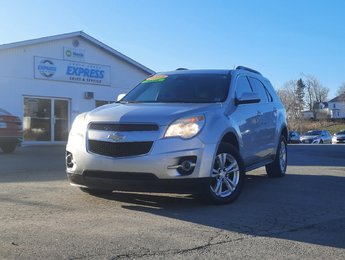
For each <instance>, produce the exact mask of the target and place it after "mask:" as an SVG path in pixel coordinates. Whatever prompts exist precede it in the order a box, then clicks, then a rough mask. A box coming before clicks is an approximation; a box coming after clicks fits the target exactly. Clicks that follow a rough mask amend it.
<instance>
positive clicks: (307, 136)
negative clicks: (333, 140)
mask: <svg viewBox="0 0 345 260" xmlns="http://www.w3.org/2000/svg"><path fill="white" fill-rule="evenodd" d="M301 138H302V139H314V138H320V135H303V136H302V137H301Z"/></svg>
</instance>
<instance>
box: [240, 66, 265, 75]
mask: <svg viewBox="0 0 345 260" xmlns="http://www.w3.org/2000/svg"><path fill="white" fill-rule="evenodd" d="M236 69H237V70H246V71H250V72H253V73H256V74H259V75H261V76H262V74H261V73H260V72H258V71H257V70H253V69H251V68H248V67H245V66H237V67H236Z"/></svg>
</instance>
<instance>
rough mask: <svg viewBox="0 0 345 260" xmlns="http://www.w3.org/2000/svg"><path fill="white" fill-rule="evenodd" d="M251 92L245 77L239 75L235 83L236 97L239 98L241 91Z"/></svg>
mask: <svg viewBox="0 0 345 260" xmlns="http://www.w3.org/2000/svg"><path fill="white" fill-rule="evenodd" d="M248 92H249V93H251V92H253V91H252V88H251V87H250V84H249V82H248V79H247V77H245V76H239V77H238V78H237V83H236V97H238V98H240V97H241V96H242V94H243V93H248Z"/></svg>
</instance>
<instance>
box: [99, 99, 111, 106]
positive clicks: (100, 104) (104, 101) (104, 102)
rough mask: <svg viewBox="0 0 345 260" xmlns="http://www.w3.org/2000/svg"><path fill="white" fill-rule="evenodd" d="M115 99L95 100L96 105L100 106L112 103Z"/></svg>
mask: <svg viewBox="0 0 345 260" xmlns="http://www.w3.org/2000/svg"><path fill="white" fill-rule="evenodd" d="M111 103H113V101H107V100H96V101H95V107H100V106H103V105H107V104H111Z"/></svg>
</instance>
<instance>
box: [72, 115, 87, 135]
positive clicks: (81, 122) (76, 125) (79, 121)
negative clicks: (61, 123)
mask: <svg viewBox="0 0 345 260" xmlns="http://www.w3.org/2000/svg"><path fill="white" fill-rule="evenodd" d="M85 115H86V113H83V114H80V115H78V116H77V117H76V118H75V119H74V121H73V124H72V128H71V131H70V133H69V134H70V135H71V136H73V135H82V136H83V135H84V134H85V130H86V126H85Z"/></svg>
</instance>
